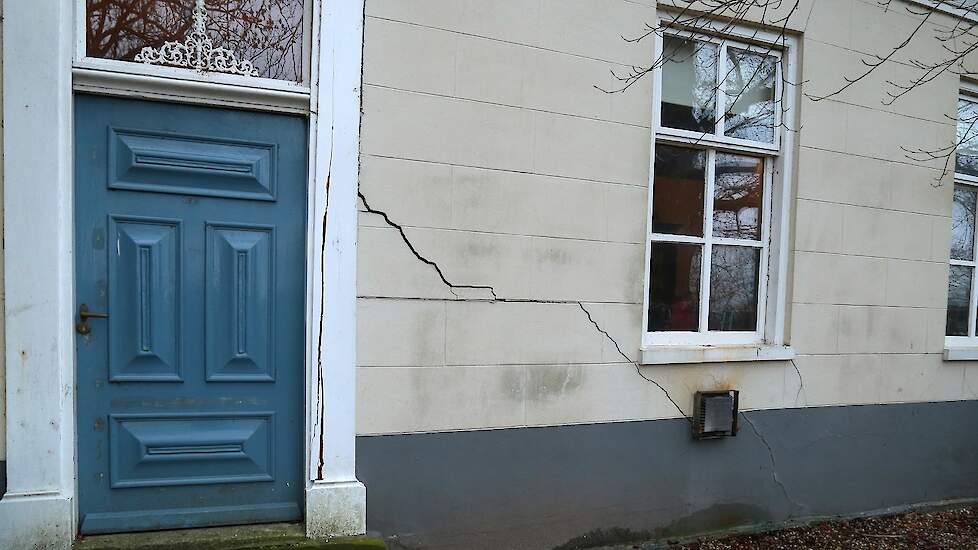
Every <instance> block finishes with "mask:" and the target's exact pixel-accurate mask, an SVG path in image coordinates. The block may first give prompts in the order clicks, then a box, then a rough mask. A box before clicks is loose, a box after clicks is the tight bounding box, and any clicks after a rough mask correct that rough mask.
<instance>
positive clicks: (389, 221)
mask: <svg viewBox="0 0 978 550" xmlns="http://www.w3.org/2000/svg"><path fill="white" fill-rule="evenodd" d="M357 196H359V197H360V202H362V203H363V207H364V209H365V211H366V212H368V213H370V214H376V215H378V216H380V217H382V218H383V219H384V222H386V223H387V225H389V226H391V227H393V228H394V229H396V230H397V232H398V233H400V234H401V240H402V241H404V244H405V245H407V247H408V249H409V250H410V251H411V253H412V254H414V257H415V258H417V259H418V260H420V261H421V262H423V263H425V264H427V265H430V266H431V267H432V268H433V269H434V270H435V272H436V273H437V274H438V277H439V278H440V279H441V281H442V282H443V283H445V286H447V287H448V290H449V292H451V293H452V295H454V296H455V297H456V298H460V297H459V295H458V294H456V293H455V289H456V288H469V289H481V290H488V291H489V293H490V294H492V300H491V301H493V302H503V303H529V304H575V305H577V306H578V307H579V308H581V311H583V312H584V314H585V315H587V320H588V321H590V322H591V324H592V325H593V326H594V328H595V329H596V330H597V331H598V332H600V333H601V334H603V335H604V336H605V338H607V339H608V340H610V341H611V343H612V344H614V346H615V349H616V350H618V354H619V355H621V356H622V357H623V358H624V359H625V360H626V361H628V362H629V363H631V364H632V365H634V366H635V372H636V373H637V374H638V375H639V376H641V377H642V378H643V379H645V380H646V381H648V382H651V383H652V384H655V386H656V387H657V388H659V389H660V390H661V391H662V393H663V395H665V396H666V399H668V400H669V402H670V403H672V405H673V406H674V407H676V410H677V411H679V414H680V415H682V417H683V418H685V419H686V420H687V421H688V422H692V419H691V418H690V417H689V415H687V414H686V412H685V411H683V408H682V407H680V406H679V403H677V402H676V400H675V399H673V398H672V395H671V394H670V393H669V390H667V389H666V388H665V386H663V385H662V384H660V383H659V382H657V381H655V380H653V379H652V378H649V377H648V376H646V375H645V374H644V373H643V372H642V368H641V365H640V364H639V362H638V361H635V360H634V359H632V358H631V357H629V356H628V355H627V354H626V353H625V352H624V351H622V349H621V346H620V345H619V344H618V341H617V340H615V339H614V337H612V336H611V334H609V333H608V331H606V330H605V329H603V328H601V325H599V324H598V322H597V321H595V320H594V317H592V316H591V312H590V311H588V309H587V308H586V307H584V303H583V302H580V301H578V300H531V299H515V298H500V297H499V296H498V295H497V294H496V289H495V288H494V287H492V286H489V285H462V284H456V283H453V282H451V281H449V280H448V277H446V276H445V273H444V272H443V271H442V269H441V266H439V265H438V264H437V263H435V262H434V261H433V260H431V259H429V258H427V257H425V256H423V255H422V254H421V253H420V252H419V251H418V249H417V248H415V247H414V243H412V242H411V239H409V238H408V236H407V233H405V232H404V227H403V226H401V225H400V224H398V223H396V222H394V220H392V219H391V218H390V216H389V215H388V214H387V212H384V211H383V210H377V209H376V208H373V207H371V206H370V203H369V202H367V198H366V197H365V196H363V191H361V190H359V189H358V190H357ZM462 301H470V300H469V299H462ZM471 301H486V300H478V299H476V300H471Z"/></svg>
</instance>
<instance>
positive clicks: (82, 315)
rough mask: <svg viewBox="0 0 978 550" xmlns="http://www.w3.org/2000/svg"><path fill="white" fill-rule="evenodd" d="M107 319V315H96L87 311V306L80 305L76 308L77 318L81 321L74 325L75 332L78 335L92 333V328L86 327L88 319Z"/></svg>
mask: <svg viewBox="0 0 978 550" xmlns="http://www.w3.org/2000/svg"><path fill="white" fill-rule="evenodd" d="M108 317H109V314H108V313H96V312H94V311H89V310H88V304H82V305H80V306H78V318H79V319H81V320H80V321H79V322H78V323H77V324H76V325H75V331H76V332H78V334H88V333H90V332H92V327H90V326H88V320H89V319H92V318H94V319H106V318H108Z"/></svg>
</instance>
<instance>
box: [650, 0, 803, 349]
mask: <svg viewBox="0 0 978 550" xmlns="http://www.w3.org/2000/svg"><path fill="white" fill-rule="evenodd" d="M666 19H668V16H667V17H666ZM659 23H660V25H661V21H660V22H659ZM701 31H702V29H701V30H700V31H692V32H690V31H687V30H682V29H679V30H666V32H665V34H666V36H670V35H671V36H676V37H678V38H686V39H695V40H697V41H701V42H712V43H714V44H716V45H717V56H718V66H717V71H716V72H717V83H718V89H717V91H716V93H715V95H716V97H715V101H716V107H715V113H714V114H715V125H716V128H715V132H714V133H712V134H709V133H707V134H704V133H702V132H700V131H690V130H682V129H675V128H667V127H665V126H663V124H662V121H661V116H662V105H661V103H662V85H663V82H662V79H663V74H662V72H663V71H662V66H661V65H662V64H661V63H660V64H659V66H658V67H657V68H656V69H655V70H654V71H653V74H652V76H653V108H652V112H653V115H652V116H653V120H652V122H653V132H652V140H651V148H652V150H651V154H650V170H649V197H648V208H647V218H648V226H647V233H646V235H647V237H646V256H645V259H646V261H645V287H644V288H645V296H644V307H643V317H642V334H643V336H642V363H643V364H676V363H706V362H727V361H763V360H787V359H791V358H792V357H793V356H794V352H793V350H792V349H791V348H790V347H788V346H786V344H785V311H786V304H785V302H786V284H787V271H788V270H787V259H788V251H789V241H788V234H789V231H788V229H789V219H790V218H789V214H790V197H791V183H792V177H793V171H792V166H793V152H794V146H795V131H794V129H796V125H795V123H794V122H793V120H794V119H795V118H796V116H795V111H794V110H793V106H794V103H795V96H796V94H797V90H796V89H795V87H794V86H793V85H792V83H794V82H796V81H797V79H796V76H797V59H796V56H797V49H798V48H797V41H796V39H795V38H794V37H793V36H790V35H788V36H783V35H781V34H779V33H775V32H767V31H759V30H756V29H743V30H742V31H738V30H737V29H733V30H731V29H729V28H725V29H724V33H723V35H722V36H719V35H718V36H708V35H707V34H706V33H704V32H701ZM654 38H655V54H654V59H656V60H659V59H660V58H661V56H662V51H663V38H662V36H659V35H656V36H654ZM728 47H734V48H737V49H738V50H747V51H751V52H754V53H759V54H763V55H765V56H773V57H776V58H778V59H779V60H780V62H779V63H778V64H777V74H776V75H775V78H774V80H775V96H774V98H775V108H774V117H775V120H774V137H773V140H772V142H771V143H764V142H759V141H750V140H747V139H738V138H733V137H729V136H725V135H724V123H725V118H726V117H725V113H726V109H725V106H724V104H723V102H724V100H725V93H724V92H723V91H722V89H720V88H719V86H721V85H722V81H724V79H725V78H726V69H725V64H726V63H727V48H728ZM778 102H782V103H781V104H780V105H779V104H778ZM782 114H784V115H785V116H787V117H788V121H787V123H783V121H782V119H781V117H782ZM657 144H659V145H670V146H681V147H687V148H694V149H699V150H702V151H705V152H706V155H707V158H708V162H707V165H706V170H705V172H706V181H705V188H704V205H703V230H702V236H686V235H679V234H666V233H656V232H654V231H653V205H654V203H653V197H654V191H655V170H656V166H655V154H656V145H657ZM718 152H721V153H733V154H743V155H748V156H753V157H760V158H763V159H764V161H763V162H764V170H763V172H764V177H763V185H764V188H763V200H762V203H761V205H762V213H761V224H760V240H757V241H754V240H749V239H730V238H719V237H714V236H713V235H712V227H713V217H712V216H713V213H712V209H713V204H712V203H713V198H714V185H715V179H716V178H715V173H714V172H715V170H714V167H715V158H716V155H717V153H718ZM657 242H661V243H689V244H696V245H698V246H701V251H702V252H701V256H700V266H699V269H700V278H699V285H700V290H699V296H698V299H699V304H700V305H699V308H698V316H699V321H698V327H699V328H698V330H697V331H652V330H651V328H650V315H651V313H650V307H651V305H652V304H651V301H652V300H651V293H650V290H651V289H650V285H651V281H652V274H651V266H652V248H653V245H654V243H657ZM713 245H735V246H739V247H754V248H757V249H759V250H760V256H761V257H760V265H759V267H758V271H759V272H758V280H759V288H758V291H757V300H758V303H757V321H756V330H754V331H710V330H708V327H709V324H708V321H709V311H708V306H709V303H710V297H709V293H710V282H709V274H710V270H711V258H710V251H711V250H712V247H713Z"/></svg>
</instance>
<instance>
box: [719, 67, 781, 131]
mask: <svg viewBox="0 0 978 550" xmlns="http://www.w3.org/2000/svg"><path fill="white" fill-rule="evenodd" d="M727 63H728V65H729V69H728V70H727V84H726V86H725V88H724V95H725V96H726V97H727V108H726V113H725V127H724V134H725V135H728V136H730V137H735V138H740V139H749V140H751V141H762V142H765V143H772V142H773V141H774V99H775V97H774V89H775V78H776V76H777V70H778V64H777V63H778V62H777V59H776V58H775V57H772V56H768V55H761V54H757V53H751V52H747V51H744V50H738V49H736V48H727Z"/></svg>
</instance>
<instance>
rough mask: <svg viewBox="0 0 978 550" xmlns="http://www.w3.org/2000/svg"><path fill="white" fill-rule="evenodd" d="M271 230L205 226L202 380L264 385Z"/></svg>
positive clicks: (268, 358)
mask: <svg viewBox="0 0 978 550" xmlns="http://www.w3.org/2000/svg"><path fill="white" fill-rule="evenodd" d="M274 243H275V233H274V230H273V228H271V227H233V226H225V225H216V224H215V225H208V226H207V328H206V332H205V334H206V336H207V380H209V381H225V382H230V381H238V382H269V381H272V380H274V379H275V373H274V372H273V370H272V366H273V363H272V354H273V341H272V319H273V312H274V309H275V302H274V299H275V295H274V292H273V286H274V271H273V265H274V264H273V258H274V246H275V244H274Z"/></svg>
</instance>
